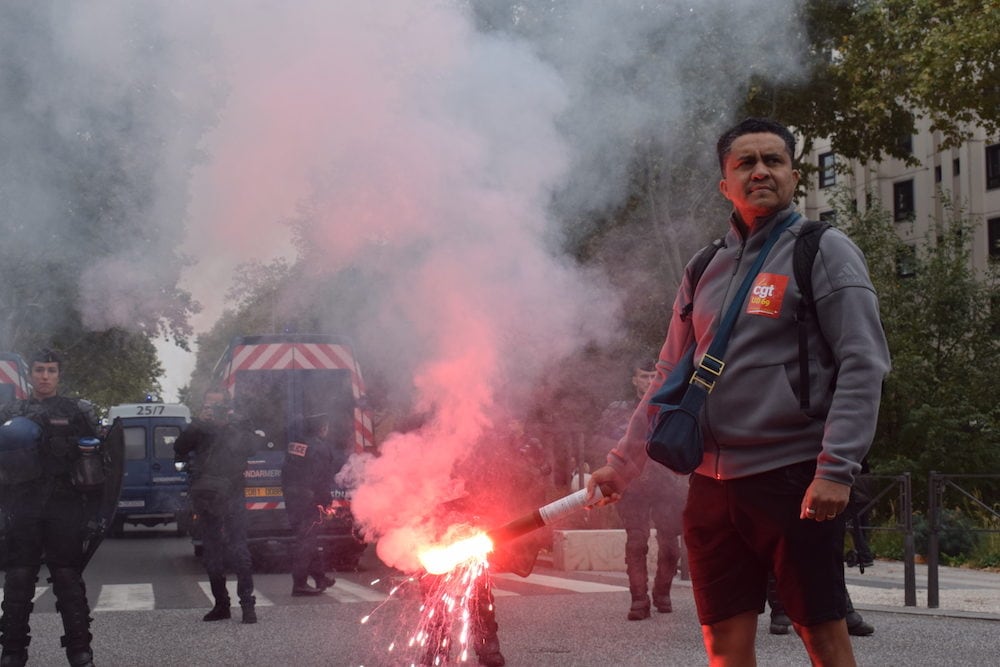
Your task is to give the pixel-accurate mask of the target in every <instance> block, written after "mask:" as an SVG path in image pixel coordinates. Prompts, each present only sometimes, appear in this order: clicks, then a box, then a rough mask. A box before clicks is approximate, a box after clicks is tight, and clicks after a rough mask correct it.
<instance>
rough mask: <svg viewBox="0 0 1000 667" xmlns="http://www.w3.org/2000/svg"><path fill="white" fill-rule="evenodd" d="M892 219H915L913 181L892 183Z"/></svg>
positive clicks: (898, 220)
mask: <svg viewBox="0 0 1000 667" xmlns="http://www.w3.org/2000/svg"><path fill="white" fill-rule="evenodd" d="M892 210H893V214H892V219H893V220H895V221H896V222H905V221H908V220H912V219H913V213H914V211H913V181H912V180H909V181H902V182H900V183H893V184H892Z"/></svg>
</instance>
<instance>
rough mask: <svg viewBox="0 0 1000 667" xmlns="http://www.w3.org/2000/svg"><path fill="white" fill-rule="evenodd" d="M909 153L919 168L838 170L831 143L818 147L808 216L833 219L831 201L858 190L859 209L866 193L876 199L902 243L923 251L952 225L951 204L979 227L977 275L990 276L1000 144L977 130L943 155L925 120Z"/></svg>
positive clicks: (999, 240)
mask: <svg viewBox="0 0 1000 667" xmlns="http://www.w3.org/2000/svg"><path fill="white" fill-rule="evenodd" d="M907 147H908V148H909V150H910V153H911V155H913V156H914V157H915V158H917V159H918V160H919V161H920V164H919V165H917V166H909V165H907V164H906V163H904V162H903V161H902V160H898V159H886V160H884V161H882V162H874V163H866V164H863V163H861V162H858V161H856V160H854V161H851V163H850V164H849V165H846V166H847V168H846V169H844V170H839V171H838V170H837V169H836V167H837V166H842V165H843V162H842V161H843V158H839V157H838V156H837V154H836V153H835V152H834V150H833V148H832V147H831V146H830V143H829V142H828V141H827V142H817V143H816V146H815V150H813V151H812V153H810V154H809V155H808V156H806V158H805V159H807V160H809V161H811V163H812V164H813V165H815V166H816V167H818V169H819V173H818V174H817V175H816V176H814V177H813V179H812V182H811V183H810V184H809V189H808V191H807V193H806V196H805V198H804V200H800V202H799V203H800V208H802V211H803V214H805V215H806V216H807V217H809V218H811V219H814V220H815V219H822V218H825V217H828V216H830V215H832V212H833V211H832V204H831V195H832V193H833V192H834V191H836V190H837V189H839V188H838V186H846V187H848V188H850V189H851V191H852V192H853V196H854V199H855V200H856V201H857V203H858V206H864V205H865V203H866V201H867V198H866V193H867V192H873V193H875V194H876V196H877V197H878V199H879V200H880V201H881V205H882V206H883V208H885V209H886V210H888V211H889V213H890V215H891V216H892V219H893V220H894V221H895V223H896V224H897V229H898V232H899V234H900V236H901V237H902V238H903V239H904V240H905V241H906V242H907V243H909V244H910V245H912V246H914V247H916V246H918V245H919V244H920V243H922V242H923V241H925V240H926V239H933V238H934V237H935V236H936V233H937V229H938V227H939V226H940V225H941V224H942V222H943V221H944V220H946V219H947V211H946V210H945V206H944V204H943V202H944V200H945V199H950V200H951V201H952V202H954V203H955V204H956V205H958V206H960V207H961V208H962V209H963V210H964V211H965V215H966V217H968V218H970V219H971V220H973V221H975V223H976V224H975V231H974V235H973V239H972V262H973V266H974V267H975V268H976V270H977V271H982V270H984V269H985V268H986V265H987V263H988V262H989V261H990V260H991V259H992V260H1000V137H996V136H993V137H990V136H987V135H986V134H985V132H984V131H982V130H981V129H977V130H976V131H975V133H974V134H973V136H972V138H971V139H970V140H968V141H966V142H965V143H964V144H962V145H961V146H959V147H957V148H949V149H945V150H942V149H941V137H940V134H939V133H936V132H931V131H930V129H929V123H928V122H927V121H922V124H921V125H918V128H917V134H915V135H913V136H912V137H910V138H909V142H908V143H907ZM942 194H943V195H944V196H943V197H942V196H941V195H942Z"/></svg>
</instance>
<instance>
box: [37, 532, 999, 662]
mask: <svg viewBox="0 0 1000 667" xmlns="http://www.w3.org/2000/svg"><path fill="white" fill-rule="evenodd" d="M362 564H363V566H364V568H365V569H364V570H363V571H360V572H351V573H336V577H337V580H338V583H337V585H336V586H334V587H333V588H332V589H330V590H329V591H328V592H327V594H326V595H323V596H321V597H319V598H292V597H291V596H290V595H289V593H290V588H291V578H290V576H289V575H288V574H287V573H269V574H259V575H257V576H256V583H257V588H258V595H259V598H260V603H259V609H258V615H259V616H260V622H259V623H258V624H257V625H248V626H245V625H242V624H240V623H239V620H238V619H239V612H238V607H234V616H235V617H234V619H233V620H231V621H221V622H217V623H204V622H202V621H201V616H202V614H203V613H204V612H205V611H207V609H208V608H209V607H210V606H211V602H210V600H209V598H208V596H207V593H206V591H205V584H206V583H207V582H206V578H205V575H204V572H203V571H202V569H201V566H200V563H199V562H198V560H197V559H195V558H194V556H193V553H192V550H191V547H190V543H189V542H188V541H187V540H186V539H185V538H180V537H176V536H175V535H172V534H171V533H170V532H169V531H149V530H147V531H144V532H142V533H138V532H134V531H130V532H129V533H127V535H126V537H125V538H124V539H115V540H109V541H107V542H106V543H105V544H104V545H103V546H102V547H101V550H100V551H99V552H98V554H97V556H96V557H95V560H94V562H93V563H92V566H91V568H89V569H88V570H87V572H86V576H85V578H86V580H87V586H88V591H89V593H90V599H91V604H92V605H93V606H94V607H95V611H94V613H93V614H92V615H93V616H94V619H95V620H94V623H93V632H94V635H95V639H94V649H95V659H96V662H97V664H98V665H103V666H105V667H107V666H109V665H110V666H116V667H117V666H121V667H133V666H144V665H150V666H153V665H156V666H159V667H169V666H173V665H177V666H180V665H199V666H200V665H226V666H228V665H232V666H234V667H235V666H237V665H246V666H249V667H252V666H261V667H270V666H282V665H289V666H310V665H317V666H319V665H324V666H337V667H339V666H344V667H348V666H350V667H354V666H358V665H365V666H375V665H379V666H381V665H385V666H395V665H407V664H411V662H412V661H413V660H414V659H415V657H416V655H417V653H415V652H413V651H409V652H408V651H407V650H406V640H407V638H408V637H409V636H410V635H411V634H412V633H413V632H414V631H415V629H416V628H417V625H418V622H419V618H420V610H419V598H418V596H417V595H416V592H415V590H414V589H413V587H412V586H409V585H405V584H404V585H403V586H402V588H401V589H400V590H398V591H397V592H396V593H395V594H394V595H392V596H388V597H387V593H388V592H389V590H390V587H391V586H392V585H393V584H396V583H399V582H400V581H401V579H400V578H399V577H398V576H397V577H394V576H393V574H394V573H393V572H391V571H389V570H387V569H386V568H384V567H383V566H381V564H380V563H379V562H378V561H377V559H376V558H374V557H373V556H372V555H371V550H369V551H368V552H366V554H365V557H364V558H363V559H362ZM374 580H378V581H377V583H375V584H374V585H372V582H373V581H374ZM497 589H498V592H497V599H496V605H497V612H498V620H499V623H500V641H501V648H502V650H503V653H504V655H505V656H506V657H507V664H508V665H526V666H531V667H550V666H551V667H556V666H560V667H591V666H593V667H598V666H600V667H604V666H619V665H636V666H645V665H702V664H705V654H704V649H703V648H702V644H701V636H700V630H699V627H698V624H697V620H696V618H695V613H694V603H693V601H692V599H691V593H690V588H689V587H688V586H687V585H686V582H679V583H678V585H677V586H676V587H675V591H674V595H673V600H674V613H672V614H654V616H653V617H652V618H650V619H648V620H645V621H641V622H629V621H627V620H625V612H626V610H627V609H628V601H629V596H628V591H627V587H626V585H625V580H624V574H622V573H600V574H598V573H565V572H558V571H553V570H551V569H547V568H545V567H540V568H537V569H536V571H535V573H534V575H533V576H532V577H531V578H529V579H527V580H523V579H520V578H517V577H513V576H511V575H502V576H501V577H499V578H498V580H497ZM901 612H902V610H901ZM369 615H370V620H369V621H368V622H367V623H362V619H363V618H364V617H366V616H369ZM865 618H866V619H867V620H869V621H870V622H871V623H873V624H874V625H875V627H876V633H875V634H874V635H873V636H871V637H864V638H854V640H853V642H854V647H855V651H856V655H857V658H858V662H859V664H861V665H880V666H881V665H890V666H892V665H900V666H903V665H906V666H910V665H949V666H951V665H976V666H981V665H994V664H997V655H998V653H1000V623H998V622H997V621H992V620H982V619H971V618H955V617H949V616H937V615H932V614H927V613H924V614H912V613H896V612H893V611H882V610H881V609H880V610H878V611H866V612H865ZM31 625H32V631H33V632H32V634H33V637H34V639H33V641H32V643H31V647H30V653H31V658H30V661H29V664H31V665H59V664H65V659H64V657H63V654H62V650H61V649H60V648H59V639H58V638H59V636H60V635H61V634H62V629H61V625H60V621H59V617H58V615H57V614H56V613H55V609H54V600H53V598H52V594H51V591H50V590H48V589H47V588H46V585H45V582H44V581H40V582H39V595H38V598H37V601H36V611H35V614H34V615H33V617H32V624H31ZM392 646H395V647H396V648H395V649H394V650H390V647H392ZM758 655H759V664H760V665H765V666H766V665H808V659H807V657H806V655H805V652H804V651H803V649H802V648H801V644H800V643H799V641H798V640H797V638H795V637H794V635H792V636H781V637H779V636H772V635H769V634H767V631H766V624H761V629H760V632H759V634H758ZM456 657H459V656H456ZM459 664H461V663H459ZM465 664H470V665H474V664H476V662H475V657H474V656H472V657H471V658H470V659H469V660H468V661H467V662H466V663H465Z"/></svg>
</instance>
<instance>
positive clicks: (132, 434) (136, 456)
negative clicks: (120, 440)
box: [122, 426, 172, 461]
mask: <svg viewBox="0 0 1000 667" xmlns="http://www.w3.org/2000/svg"><path fill="white" fill-rule="evenodd" d="M122 432H123V434H124V435H125V460H127V461H140V460H142V459H144V458H146V427H145V426H126V427H125V428H124V429H122ZM171 456H172V454H171Z"/></svg>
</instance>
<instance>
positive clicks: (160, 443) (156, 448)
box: [153, 426, 181, 459]
mask: <svg viewBox="0 0 1000 667" xmlns="http://www.w3.org/2000/svg"><path fill="white" fill-rule="evenodd" d="M180 434H181V429H180V428H179V427H177V426H156V427H154V428H153V457H154V458H158V459H172V458H174V442H175V441H176V440H177V436H179V435H180Z"/></svg>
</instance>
